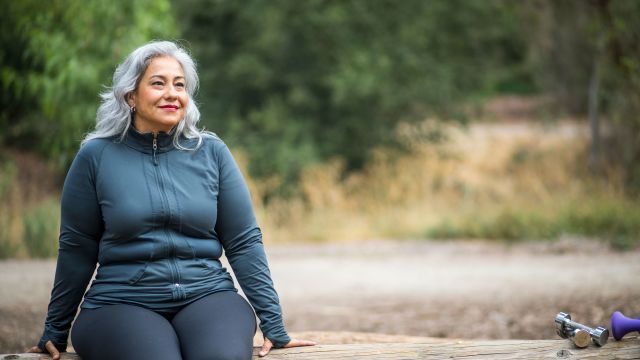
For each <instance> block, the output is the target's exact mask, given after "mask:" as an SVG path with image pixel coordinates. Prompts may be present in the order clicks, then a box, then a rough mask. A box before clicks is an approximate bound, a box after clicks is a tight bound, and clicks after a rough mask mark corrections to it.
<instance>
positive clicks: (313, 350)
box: [0, 336, 640, 360]
mask: <svg viewBox="0 0 640 360" xmlns="http://www.w3.org/2000/svg"><path fill="white" fill-rule="evenodd" d="M259 349H260V348H258V347H256V348H254V359H258V356H257V354H258V351H259ZM457 358H464V359H487V360H488V359H498V360H501V359H570V360H573V359H640V337H637V336H636V337H629V336H628V337H627V338H625V339H623V340H622V341H610V342H609V343H607V344H606V345H605V346H603V347H601V348H599V347H596V346H594V345H590V346H589V347H588V348H585V349H576V348H575V347H574V346H573V344H571V343H570V342H569V341H568V340H492V341H471V340H459V341H450V342H442V343H434V342H426V343H387V344H344V345H317V346H311V347H301V348H293V349H275V350H272V351H271V353H270V354H269V356H268V357H267V358H266V359H265V360H285V359H286V360H320V359H349V360H364V359H374V360H375V359H378V360H384V359H394V360H404V359H407V360H414V359H457ZM50 359H51V357H49V356H46V355H42V354H5V355H0V360H50ZM62 360H80V357H79V356H77V355H75V354H70V353H65V354H64V355H63V356H62ZM141 360H143V359H141Z"/></svg>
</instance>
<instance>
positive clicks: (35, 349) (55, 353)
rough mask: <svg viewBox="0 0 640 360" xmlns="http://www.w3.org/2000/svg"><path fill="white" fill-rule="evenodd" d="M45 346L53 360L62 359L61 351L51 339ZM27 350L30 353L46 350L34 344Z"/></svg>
mask: <svg viewBox="0 0 640 360" xmlns="http://www.w3.org/2000/svg"><path fill="white" fill-rule="evenodd" d="M44 347H45V348H47V352H49V354H50V355H51V357H52V358H53V360H59V359H60V351H58V349H56V346H55V345H53V343H52V342H51V340H49V341H47V343H46V344H45V345H44ZM27 352H28V353H42V352H44V351H42V350H40V348H39V347H37V346H34V347H32V348H31V349H29V350H27Z"/></svg>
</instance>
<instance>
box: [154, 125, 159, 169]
mask: <svg viewBox="0 0 640 360" xmlns="http://www.w3.org/2000/svg"><path fill="white" fill-rule="evenodd" d="M157 152H158V132H157V131H156V132H154V133H153V165H155V166H158V158H157V157H156V153H157Z"/></svg>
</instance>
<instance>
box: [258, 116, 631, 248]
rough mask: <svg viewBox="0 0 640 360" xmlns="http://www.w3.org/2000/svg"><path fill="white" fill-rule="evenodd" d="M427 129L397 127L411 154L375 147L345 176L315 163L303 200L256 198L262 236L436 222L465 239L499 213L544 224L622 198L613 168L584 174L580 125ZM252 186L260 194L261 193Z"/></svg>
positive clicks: (585, 138) (387, 231) (335, 236)
mask: <svg viewBox="0 0 640 360" xmlns="http://www.w3.org/2000/svg"><path fill="white" fill-rule="evenodd" d="M425 127H426V128H429V123H428V122H427V123H426V125H425V126H421V128H420V129H417V128H414V129H411V130H410V131H407V130H406V129H405V131H403V133H404V136H405V138H406V141H410V142H411V145H412V147H413V148H414V150H415V151H414V153H413V154H410V155H405V156H401V157H394V156H393V155H391V154H389V153H386V152H384V151H379V152H378V153H376V156H375V159H374V161H373V162H372V163H371V164H370V165H369V166H368V167H367V168H365V169H364V170H363V171H362V172H359V173H355V174H351V175H349V176H348V177H347V178H343V166H342V163H341V162H340V161H339V160H334V161H331V162H328V163H325V164H321V165H317V166H313V167H310V168H308V169H307V170H306V171H305V173H304V174H303V176H302V181H301V189H302V196H299V197H297V198H293V199H288V200H283V199H276V200H274V201H271V202H270V203H269V204H267V205H265V204H262V203H259V202H258V213H259V217H260V220H261V223H262V225H263V229H264V231H265V233H266V235H267V236H266V237H267V238H268V239H273V240H276V241H300V240H315V241H345V240H358V239H376V238H423V237H428V236H434V234H435V236H436V237H438V236H439V235H440V234H441V233H438V232H436V233H433V231H431V230H433V229H438V228H440V227H441V226H442V224H450V226H453V227H455V228H456V229H457V230H458V231H457V232H456V234H461V236H465V234H469V232H468V231H466V232H465V231H462V232H460V231H459V229H458V228H460V227H465V226H470V224H469V223H470V222H471V223H482V222H487V221H489V219H494V218H496V217H500V216H502V215H503V214H504V213H505V212H507V213H510V212H513V211H515V212H517V213H518V214H525V216H527V215H526V214H533V215H534V216H538V214H541V215H540V216H541V217H542V218H543V220H544V221H547V220H548V221H551V220H552V219H551V218H552V217H555V216H559V211H561V210H562V211H565V212H567V211H569V212H571V211H572V210H571V209H573V208H572V207H575V206H577V207H578V208H579V207H580V206H581V204H585V203H588V202H589V201H591V203H593V202H594V201H595V202H596V203H597V202H601V201H605V202H607V203H621V204H626V203H628V201H627V200H626V199H625V198H624V193H623V191H622V185H621V181H620V177H619V176H618V173H617V171H615V169H609V170H608V171H607V180H606V181H605V180H602V179H600V180H596V179H594V178H592V177H591V176H590V175H589V173H588V171H587V168H586V158H585V153H586V149H587V147H588V145H589V133H588V128H587V126H586V124H585V123H583V122H578V121H572V120H564V121H560V122H558V123H556V124H555V125H552V126H551V125H548V124H544V123H536V122H531V121H518V122H497V123H496V122H489V123H488V122H485V123H475V124H472V125H471V126H470V127H469V128H462V127H459V126H453V125H449V126H446V127H444V128H441V129H439V131H441V132H442V133H443V134H444V135H445V137H446V138H447V139H448V140H447V141H444V142H441V143H437V144H433V143H427V142H421V141H419V140H417V139H420V138H421V136H420V135H421V134H420V132H422V131H423V130H422V129H424V128H425ZM252 187H253V189H252V190H253V193H254V194H255V195H257V196H256V198H259V197H260V194H261V189H260V188H259V187H256V186H254V185H253V184H252ZM594 206H598V204H595V205H594ZM624 206H626V205H624ZM567 209H569V210H567ZM636 210H637V209H636ZM518 216H519V215H518ZM595 216H599V215H598V214H596V215H595ZM547 217H548V219H547ZM508 219H509V218H508ZM491 221H493V220H491ZM472 225H473V224H471V226H472ZM507 225H508V224H507ZM516 225H517V224H516ZM487 226H489V227H491V226H495V225H491V224H489V225H487ZM531 226H538V224H537V223H535V222H533V223H532V224H531ZM525 230H526V229H525ZM570 230H571V229H568V230H567V231H570ZM559 231H560V232H562V231H563V229H560V230H559ZM490 233H491V231H489V234H490ZM506 233H507V234H509V230H507V231H506ZM483 234H484V233H483ZM498 234H501V233H498ZM533 236H534V237H536V233H533ZM488 237H492V236H488ZM542 237H548V236H542Z"/></svg>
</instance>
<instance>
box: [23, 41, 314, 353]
mask: <svg viewBox="0 0 640 360" xmlns="http://www.w3.org/2000/svg"><path fill="white" fill-rule="evenodd" d="M197 86H198V76H197V73H196V68H195V64H194V62H193V60H192V59H191V58H190V57H189V55H188V54H187V53H186V52H185V51H184V50H183V49H182V48H180V47H179V46H177V45H176V44H174V43H173V42H168V41H162V42H151V43H149V44H146V45H144V46H142V47H140V48H138V49H136V50H135V51H133V52H132V53H131V54H130V55H129V56H128V57H127V58H126V60H125V61H124V62H123V63H122V64H120V65H119V66H118V68H117V69H116V71H115V73H114V75H113V86H112V88H111V89H110V90H109V91H108V92H106V93H104V94H102V104H101V106H100V108H99V109H98V113H97V125H96V129H95V131H94V132H92V133H90V134H88V135H87V137H86V138H85V139H84V141H83V145H82V147H81V148H80V150H79V152H78V154H77V155H76V158H75V159H74V161H73V164H72V165H71V168H70V169H69V173H68V174H67V178H66V180H65V184H64V189H63V192H62V204H61V206H62V218H61V228H60V246H59V254H58V263H57V268H56V275H55V281H54V286H53V290H52V292H51V300H50V303H49V309H48V315H47V320H46V322H45V329H44V333H43V335H42V338H41V340H40V342H39V343H38V345H37V346H34V347H33V348H31V349H30V350H29V351H30V352H48V353H50V354H51V355H53V358H54V359H58V358H59V356H60V352H61V351H65V349H66V346H67V336H68V333H69V328H70V326H71V323H72V321H73V318H74V316H75V315H76V311H77V307H78V305H79V303H80V301H81V300H82V297H83V294H84V293H85V290H86V287H87V285H88V283H89V281H90V279H91V277H92V275H93V273H94V270H95V268H96V264H99V266H98V270H97V273H96V277H95V280H94V281H93V282H92V283H91V287H90V288H89V289H88V290H87V292H86V294H84V301H83V302H82V305H81V306H80V308H81V309H80V313H79V314H78V317H77V319H76V320H75V322H74V324H73V329H72V331H71V336H72V341H73V345H74V348H75V350H76V352H77V353H78V354H79V355H80V356H81V357H82V359H83V360H94V359H97V360H101V359H110V360H113V359H136V360H139V359H156V360H158V359H167V360H177V359H250V358H251V355H252V339H253V335H254V334H255V331H256V320H255V315H254V312H253V310H254V309H255V312H256V314H257V315H258V317H259V318H260V328H261V330H262V332H263V334H264V345H263V346H262V349H261V350H260V353H259V355H260V356H264V355H266V354H267V353H268V352H269V350H270V349H271V348H272V347H276V348H279V347H295V346H307V345H314V343H313V342H311V341H304V340H292V339H291V338H290V337H289V336H288V335H287V332H286V330H285V328H284V324H283V320H282V312H281V308H280V304H279V300H278V296H277V294H276V291H275V289H274V287H273V283H272V281H271V276H270V273H269V268H268V264H267V259H266V256H265V252H264V248H263V245H262V235H261V233H260V229H259V228H258V226H257V224H256V220H255V216H254V213H253V209H252V205H251V200H250V196H249V192H248V190H247V186H246V184H245V182H244V179H243V178H242V175H241V173H240V171H239V169H238V166H237V165H236V163H235V161H234V160H233V157H232V156H231V153H230V152H229V149H228V148H227V147H226V145H225V144H224V143H223V142H222V141H221V140H220V139H219V138H217V137H216V136H215V135H213V134H211V133H208V132H203V131H199V130H198V129H197V128H196V124H197V122H198V120H199V117H200V113H199V111H198V109H197V107H196V104H195V103H194V102H193V99H192V96H193V95H194V93H195V91H196V88H197ZM223 251H224V253H225V255H226V257H227V259H228V260H229V263H230V264H231V267H232V268H233V271H234V273H235V275H236V278H237V280H238V282H239V284H240V285H241V287H242V289H243V291H244V293H245V295H246V296H247V298H248V299H249V301H250V303H251V306H250V305H249V304H248V303H247V302H246V300H244V298H242V297H241V296H240V295H238V294H237V290H236V288H235V287H234V284H233V280H232V278H231V276H230V275H229V273H228V272H227V271H226V269H225V268H224V267H222V265H221V263H220V261H219V258H220V257H221V255H222V253H223ZM252 307H253V309H252Z"/></svg>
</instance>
